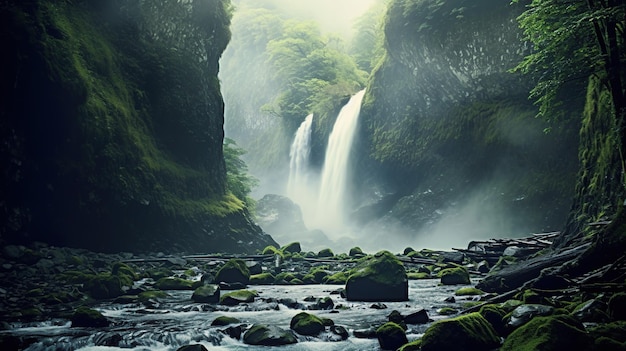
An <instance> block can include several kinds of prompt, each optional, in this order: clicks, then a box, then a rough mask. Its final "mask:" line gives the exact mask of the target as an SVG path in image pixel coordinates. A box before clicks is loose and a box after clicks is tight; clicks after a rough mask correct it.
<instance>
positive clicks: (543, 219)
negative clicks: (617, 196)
mask: <svg viewBox="0 0 626 351" xmlns="http://www.w3.org/2000/svg"><path fill="white" fill-rule="evenodd" d="M524 5H525V2H523V1H522V2H520V3H516V4H514V5H512V6H511V5H510V4H509V3H490V2H487V1H466V0H459V1H448V2H440V1H435V0H427V1H411V2H409V1H403V0H396V1H391V2H390V5H389V9H388V12H387V20H386V22H385V23H386V25H385V29H384V30H385V34H386V48H387V56H386V58H385V60H384V61H383V62H381V64H380V65H379V68H378V69H377V70H375V71H374V72H373V74H372V79H371V83H370V85H369V86H368V89H367V94H366V97H365V101H364V104H363V107H362V110H361V121H362V123H361V126H362V130H361V131H360V135H361V137H362V138H361V146H362V150H363V154H361V158H362V161H361V163H360V164H361V165H362V167H361V168H360V169H359V172H361V173H360V174H362V175H363V176H362V177H360V178H359V182H361V184H362V187H361V190H362V193H363V194H364V197H366V198H371V197H374V196H368V195H369V194H371V193H372V191H371V189H374V191H378V192H380V193H382V194H393V195H396V196H395V198H394V196H392V195H389V196H387V197H384V196H383V197H381V196H378V198H380V201H379V204H380V206H377V209H378V210H377V211H373V212H367V213H372V214H375V215H371V216H365V217H364V218H361V217H359V219H361V220H367V221H369V224H368V225H367V226H368V229H371V230H370V232H371V233H372V234H374V235H376V234H377V228H386V227H389V226H390V225H396V226H398V227H399V228H398V232H402V231H404V232H403V234H404V235H405V236H406V235H414V234H412V233H415V231H416V230H420V229H423V230H424V231H427V230H432V229H433V228H434V227H435V226H436V224H437V223H438V222H439V221H440V220H441V219H442V218H455V219H456V218H458V220H459V221H462V220H463V219H464V218H475V217H477V216H484V217H490V218H492V219H496V218H497V219H498V220H501V221H500V222H498V223H497V224H493V221H484V222H489V223H475V222H472V224H473V225H472V226H464V225H463V224H460V225H458V226H455V227H454V228H461V230H462V231H464V232H466V231H470V230H472V229H475V228H476V230H477V231H476V233H474V234H476V235H480V234H481V233H480V232H481V231H483V232H484V231H488V232H496V233H497V232H506V233H511V232H516V233H517V232H519V233H528V232H529V231H532V230H546V229H554V230H557V229H560V226H561V225H562V223H563V221H564V220H565V218H566V216H567V213H568V210H569V207H570V195H571V190H572V189H573V186H574V182H575V172H576V167H577V160H576V150H577V141H578V138H577V132H578V130H577V125H578V123H579V122H578V119H579V114H578V111H579V110H577V107H579V106H572V110H576V112H577V114H576V115H575V116H574V113H572V114H571V115H568V117H567V118H570V119H571V129H568V130H563V131H558V132H556V133H555V134H552V135H550V136H546V135H545V134H544V128H545V126H544V125H543V123H542V122H541V121H539V120H537V119H535V115H536V108H535V107H534V106H532V104H530V103H529V101H528V99H527V96H528V92H529V90H530V89H531V88H532V86H533V81H532V79H530V78H526V77H521V76H520V75H515V74H511V73H509V69H511V68H512V67H514V66H515V65H516V63H518V62H519V61H520V60H521V59H522V58H523V56H524V54H525V53H526V50H527V49H528V48H527V46H526V45H525V44H524V43H523V41H522V40H521V32H520V30H519V28H517V27H518V26H517V22H516V20H515V18H516V17H517V16H518V15H519V14H520V13H521V12H522V11H523V10H524ZM579 93H580V92H579ZM573 95H575V94H573ZM574 105H575V104H574ZM531 140H532V142H531ZM556 164H558V165H559V169H560V170H559V172H558V174H557V173H555V171H554V165H556ZM372 170H374V171H372ZM531 174H532V176H531ZM553 180H556V181H553ZM555 184H556V186H554V185H555ZM529 189H532V190H531V191H529ZM389 202H392V203H391V204H390V203H389ZM475 208H480V211H479V214H476V213H473V212H471V211H472V209H475ZM362 222H363V221H362ZM492 224H493V226H492ZM480 226H483V227H482V228H480ZM488 226H489V228H487V227H488ZM457 230H458V229H457ZM378 231H380V232H384V233H385V234H380V236H381V237H382V236H383V235H387V231H383V230H378ZM459 234H461V233H459ZM463 234H466V235H467V233H463ZM381 237H378V238H376V239H374V240H381Z"/></svg>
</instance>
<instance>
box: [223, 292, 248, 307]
mask: <svg viewBox="0 0 626 351" xmlns="http://www.w3.org/2000/svg"><path fill="white" fill-rule="evenodd" d="M256 297H257V293H256V292H254V291H250V290H237V291H232V292H229V293H227V294H224V295H222V297H221V298H220V303H221V304H222V305H227V306H235V305H238V304H240V303H248V302H254V299H255V298H256Z"/></svg>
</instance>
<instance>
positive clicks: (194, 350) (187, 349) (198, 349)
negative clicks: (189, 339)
mask: <svg viewBox="0 0 626 351" xmlns="http://www.w3.org/2000/svg"><path fill="white" fill-rule="evenodd" d="M176 351H208V350H207V349H206V347H204V345H202V344H194V345H185V346H181V347H179V348H178V349H176Z"/></svg>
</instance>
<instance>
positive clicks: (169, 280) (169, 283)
mask: <svg viewBox="0 0 626 351" xmlns="http://www.w3.org/2000/svg"><path fill="white" fill-rule="evenodd" d="M154 287H155V288H157V289H159V290H193V289H194V288H195V287H196V286H195V284H194V282H193V281H191V280H187V279H181V278H175V277H165V278H161V279H159V280H158V281H157V282H156V284H155V285H154Z"/></svg>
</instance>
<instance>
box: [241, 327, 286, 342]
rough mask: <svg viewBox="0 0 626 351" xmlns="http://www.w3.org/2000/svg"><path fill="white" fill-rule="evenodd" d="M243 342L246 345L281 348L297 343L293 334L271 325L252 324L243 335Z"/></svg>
mask: <svg viewBox="0 0 626 351" xmlns="http://www.w3.org/2000/svg"><path fill="white" fill-rule="evenodd" d="M243 342H244V343H246V344H248V345H262V346H281V345H289V344H295V343H297V342H298V340H297V339H296V337H295V336H294V335H293V332H291V331H290V330H285V329H282V328H279V327H277V326H273V325H264V324H254V325H253V326H252V327H251V328H250V329H249V330H248V331H246V333H245V334H244V335H243Z"/></svg>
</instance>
